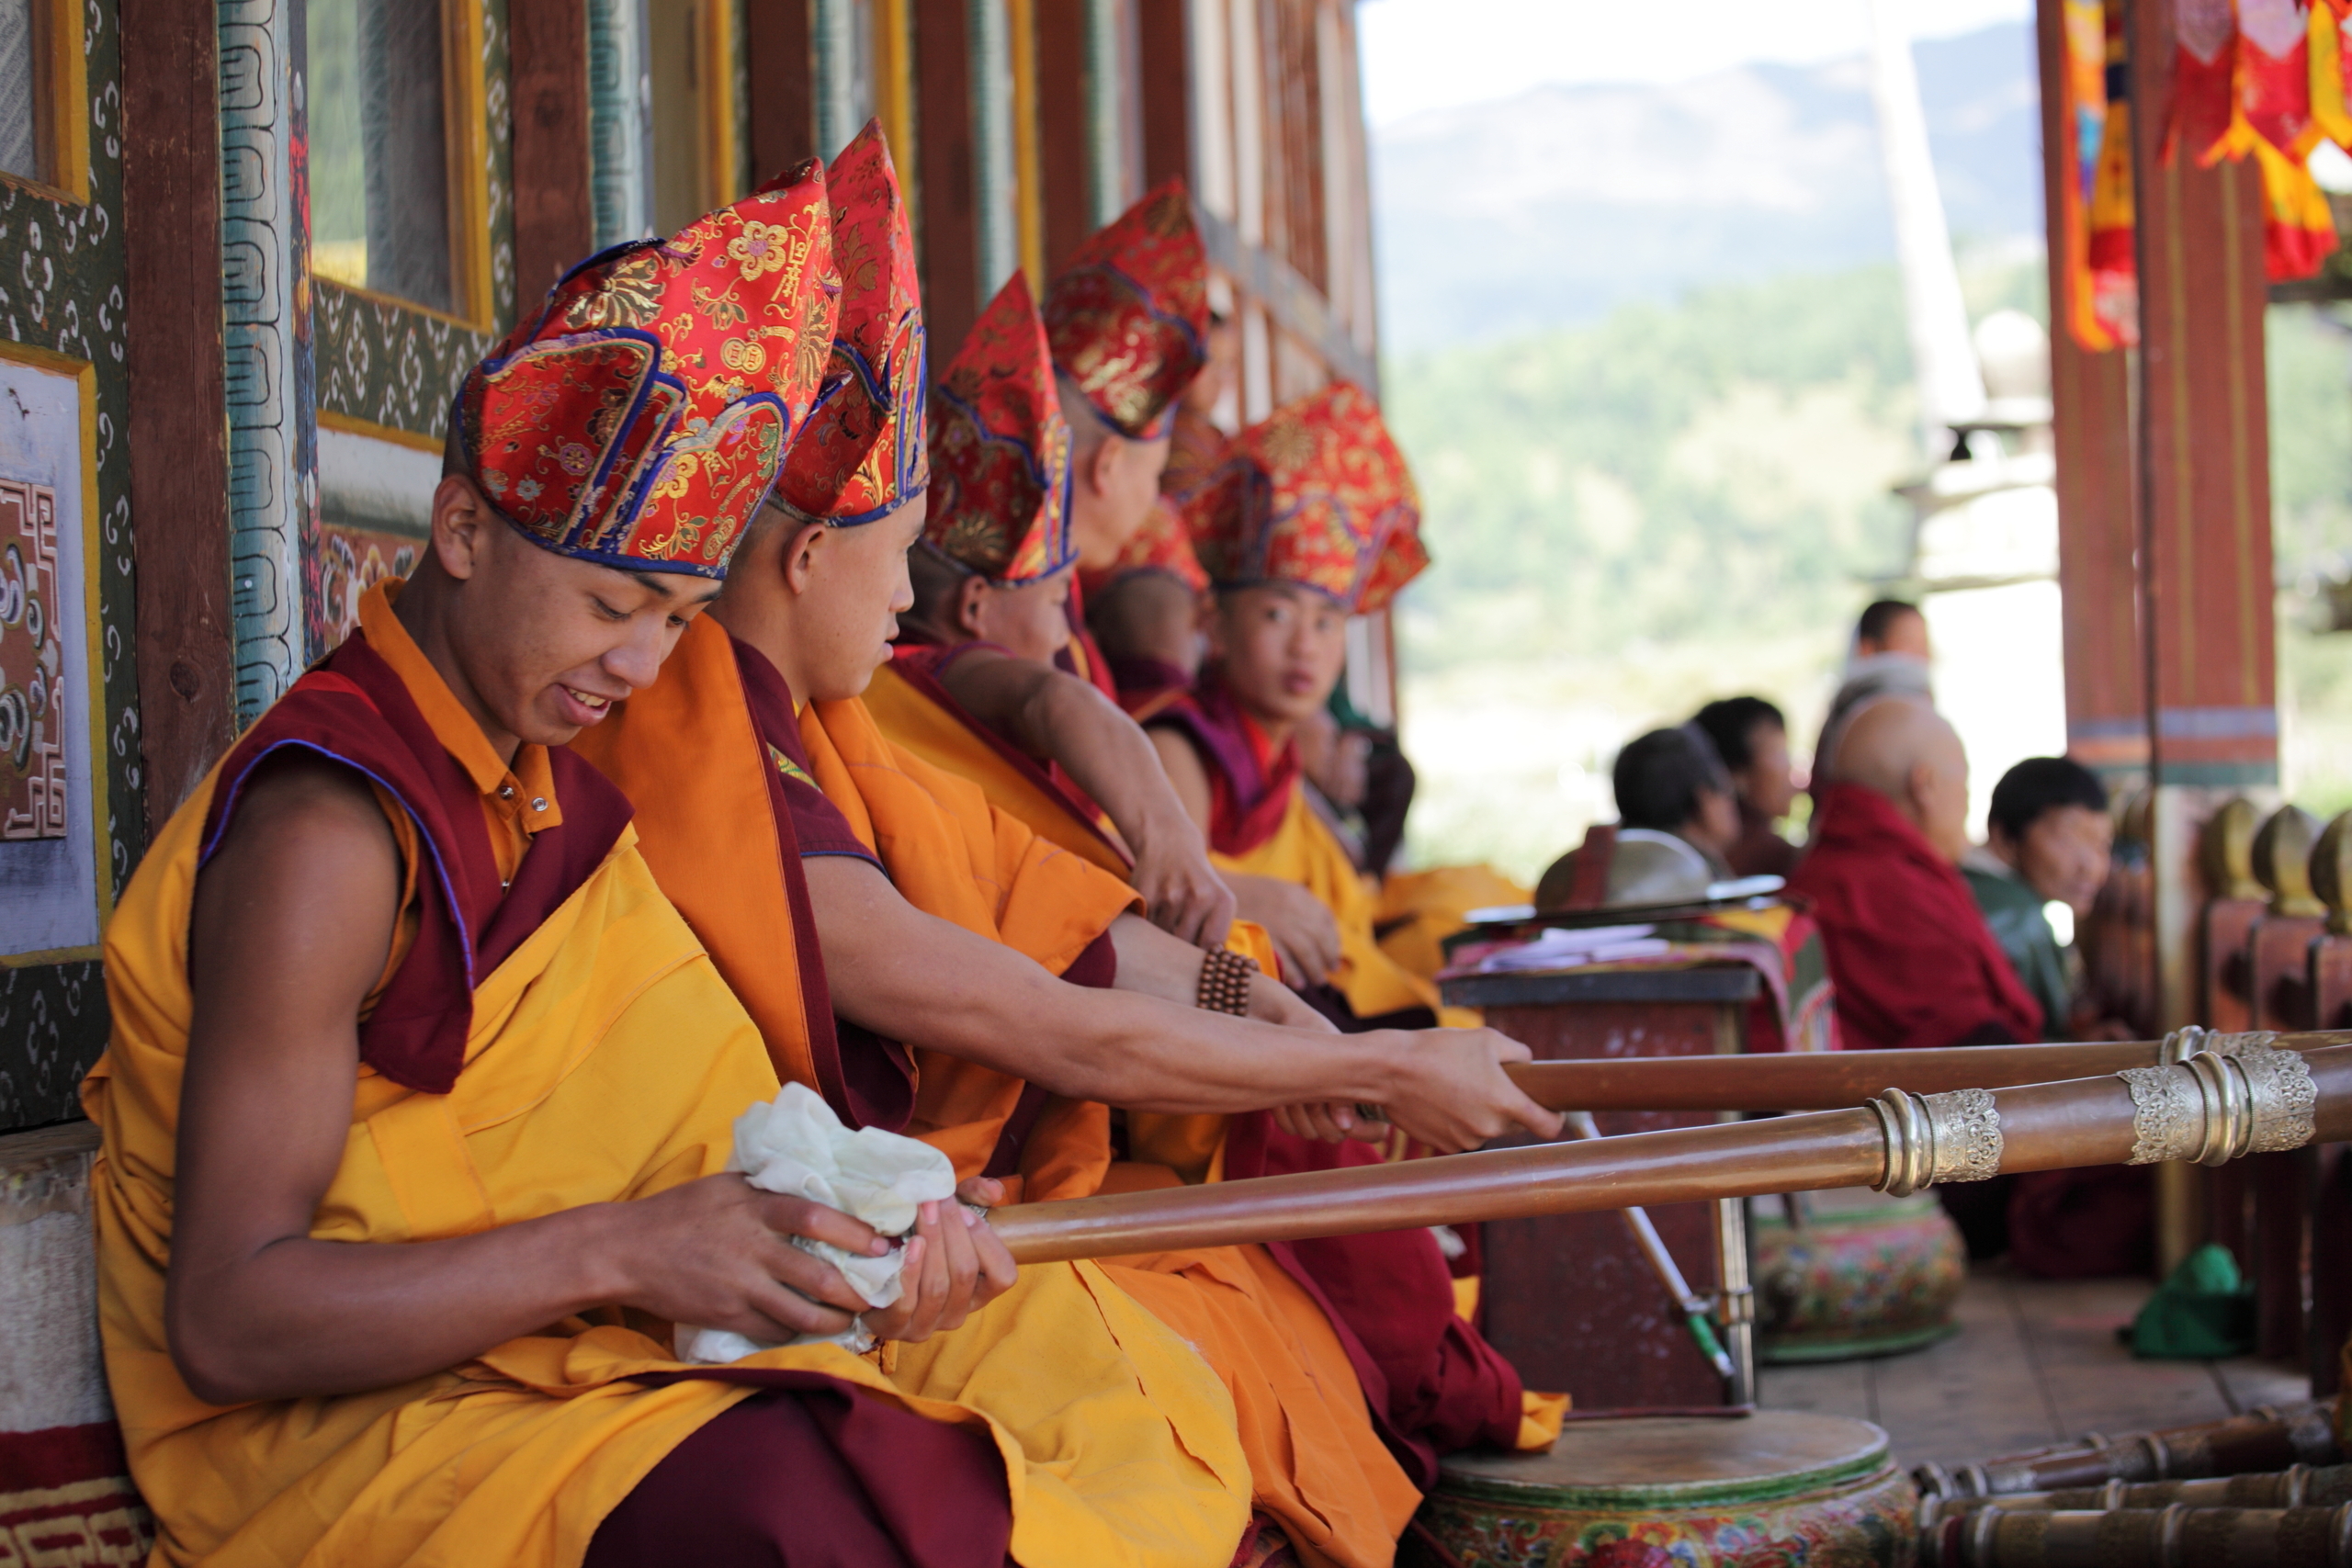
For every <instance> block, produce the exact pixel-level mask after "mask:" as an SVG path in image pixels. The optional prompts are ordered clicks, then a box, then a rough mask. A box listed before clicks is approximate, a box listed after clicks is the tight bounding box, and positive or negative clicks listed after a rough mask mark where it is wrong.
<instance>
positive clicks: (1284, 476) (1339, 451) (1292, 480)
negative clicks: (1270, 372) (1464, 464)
mask: <svg viewBox="0 0 2352 1568" xmlns="http://www.w3.org/2000/svg"><path fill="white" fill-rule="evenodd" d="M1185 516H1186V521H1187V522H1189V523H1190V524H1191V525H1192V531H1193V548H1194V549H1195V550H1196V551H1197V552H1198V553H1199V555H1200V558H1201V565H1202V566H1203V567H1204V568H1205V569H1207V571H1208V574H1209V577H1210V579H1211V580H1212V581H1215V582H1216V585H1217V586H1218V587H1220V588H1246V587H1248V586H1250V584H1252V583H1258V582H1295V583H1298V584H1301V585H1302V586H1305V587H1308V588H1315V589H1319V590H1321V591H1322V592H1325V593H1328V594H1329V595H1330V596H1331V597H1332V598H1333V599H1335V600H1337V601H1338V602H1339V603H1340V604H1343V605H1345V606H1346V607H1347V609H1348V610H1349V611H1350V612H1351V614H1363V613H1364V612H1367V611H1372V610H1377V609H1380V608H1382V607H1383V606H1385V604H1387V603H1388V602H1389V601H1390V600H1391V599H1393V598H1395V597H1396V595H1397V590H1398V589H1400V588H1402V587H1404V586H1405V584H1406V583H1408V582H1410V581H1412V580H1413V579H1414V578H1415V577H1417V576H1419V574H1420V571H1421V569H1422V568H1423V567H1426V566H1427V565H1429V563H1430V558H1429V552H1428V551H1426V550H1424V549H1423V548H1422V547H1421V538H1420V528H1421V498H1420V492H1419V491H1418V490H1416V489H1415V488H1414V485H1413V475H1412V471H1411V470H1410V469H1408V468H1406V466H1405V455H1404V454H1403V453H1402V452H1399V451H1398V450H1397V443H1396V442H1395V441H1394V440H1392V439H1390V437H1389V434H1388V427H1387V426H1386V425H1385V424H1383V423H1381V419H1380V411H1379V409H1378V408H1377V407H1376V406H1375V405H1374V402H1373V400H1372V399H1371V397H1370V396H1369V395H1367V394H1366V393H1365V392H1364V391H1363V389H1362V388H1360V387H1357V386H1356V385H1355V384H1354V383H1352V382H1349V381H1334V382H1332V383H1331V384H1330V385H1329V386H1328V387H1326V388H1324V389H1323V390H1321V391H1319V392H1317V393H1316V394H1315V395H1314V396H1313V397H1309V398H1302V399H1300V400H1297V401H1296V402H1293V403H1286V404H1284V405H1283V407H1281V408H1279V409H1276V410H1275V411H1274V412H1272V414H1270V415H1269V416H1267V417H1266V418H1265V419H1264V420H1262V421H1261V422H1260V423H1257V424H1254V425H1251V426H1250V428H1249V429H1247V430H1245V431H1243V432H1242V433H1241V434H1239V435H1238V436H1236V437H1235V438H1234V442H1233V451H1232V456H1231V457H1228V458H1227V460H1226V463H1225V466H1224V467H1223V468H1221V469H1219V470H1218V472H1217V475H1216V479H1214V480H1212V481H1211V482H1210V483H1209V484H1208V485H1207V486H1205V487H1204V489H1203V490H1201V491H1199V493H1198V494H1196V495H1195V496H1194V497H1193V501H1192V502H1191V504H1190V505H1189V506H1188V507H1187V508H1186V512H1185Z"/></svg>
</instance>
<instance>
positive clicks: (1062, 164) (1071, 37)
mask: <svg viewBox="0 0 2352 1568" xmlns="http://www.w3.org/2000/svg"><path fill="white" fill-rule="evenodd" d="M1036 5H1037V9H1036V17H1037V175H1038V186H1039V190H1038V195H1039V198H1040V201H1041V203H1042V205H1043V207H1044V209H1045V214H1044V216H1045V230H1046V236H1045V238H1046V275H1047V276H1052V275H1053V274H1054V273H1057V272H1058V271H1060V270H1061V268H1062V265H1063V264H1064V263H1066V262H1068V261H1069V258H1070V253H1072V252H1073V251H1075V250H1077V249H1078V247H1079V243H1080V242H1081V241H1083V240H1084V239H1085V238H1086V236H1087V235H1089V234H1091V233H1092V232H1093V231H1094V214H1093V211H1092V209H1091V207H1092V204H1091V201H1090V199H1089V192H1090V191H1091V188H1092V187H1091V185H1090V183H1089V169H1088V160H1089V158H1090V156H1091V149H1090V146H1089V142H1090V127H1089V124H1088V120H1087V114H1086V9H1087V7H1086V0H1036Z"/></svg>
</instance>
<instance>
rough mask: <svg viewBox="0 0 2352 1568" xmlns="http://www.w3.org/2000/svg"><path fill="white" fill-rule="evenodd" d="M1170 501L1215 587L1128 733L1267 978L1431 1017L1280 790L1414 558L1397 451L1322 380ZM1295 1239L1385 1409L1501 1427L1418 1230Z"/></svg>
mask: <svg viewBox="0 0 2352 1568" xmlns="http://www.w3.org/2000/svg"><path fill="white" fill-rule="evenodd" d="M1191 520H1192V524H1193V539H1194V543H1195V546H1196V547H1198V548H1199V550H1200V552H1201V558H1202V564H1203V566H1204V568H1206V569H1207V570H1208V572H1209V575H1210V578H1211V580H1212V581H1214V582H1215V583H1216V589H1217V598H1216V607H1215V609H1214V611H1213V612H1212V619H1211V622H1210V626H1211V656H1210V661H1209V663H1208V665H1207V666H1206V668H1205V669H1204V671H1203V674H1202V678H1201V681H1200V683H1199V685H1198V687H1197V688H1196V689H1195V690H1194V692H1193V693H1192V694H1189V695H1187V696H1186V697H1185V699H1184V700H1183V701H1182V702H1180V703H1177V704H1175V705H1171V706H1170V707H1169V708H1168V709H1166V710H1165V711H1164V712H1163V713H1162V714H1160V715H1159V716H1156V717H1155V718H1154V719H1153V720H1152V721H1151V723H1150V724H1149V725H1148V726H1147V733H1148V734H1149V735H1150V737H1151V739H1152V743H1153V746H1154V747H1155V749H1157V750H1158V751H1159V755H1160V760H1161V761H1163V762H1164V763H1165V764H1166V765H1167V768H1168V772H1169V776H1170V779H1171V780H1172V781H1174V783H1175V785H1176V788H1177V793H1178V794H1179V795H1182V797H1183V798H1184V801H1185V805H1186V807H1187V809H1188V810H1190V811H1192V812H1193V817H1194V819H1195V820H1196V821H1199V822H1201V823H1202V824H1203V826H1204V828H1206V829H1207V830H1208V833H1209V841H1210V847H1211V849H1212V851H1213V852H1214V856H1215V859H1216V863H1217V864H1218V866H1219V868H1220V869H1221V870H1223V871H1224V872H1225V874H1226V877H1227V881H1228V882H1230V883H1232V884H1233V886H1234V888H1235V891H1236V893H1237V894H1238V895H1239V898H1240V907H1241V912H1242V914H1243V915H1244V916H1245V917H1248V918H1253V919H1258V920H1260V921H1261V923H1263V924H1264V925H1266V926H1267V928H1268V929H1269V930H1270V931H1272V932H1273V935H1274V941H1275V943H1276V945H1277V947H1278V948H1279V949H1280V950H1281V958H1282V963H1283V969H1284V971H1285V974H1286V976H1289V977H1291V978H1292V979H1293V981H1294V983H1295V984H1296V985H1298V986H1300V987H1303V988H1304V991H1305V994H1306V995H1307V996H1308V997H1309V998H1310V999H1311V1000H1312V1001H1313V1002H1314V1004H1315V1005H1316V1006H1317V1009H1318V1010H1322V1011H1323V1012H1324V1013H1325V1014H1326V1016H1327V1017H1329V1018H1331V1019H1332V1020H1333V1021H1334V1022H1335V1023H1337V1024H1338V1025H1339V1027H1340V1028H1342V1029H1373V1030H1377V1029H1380V1028H1383V1027H1397V1026H1406V1025H1421V1024H1427V1023H1429V1022H1431V1021H1434V1019H1435V1013H1436V1004H1437V1000H1438V998H1437V992H1436V989H1435V987H1432V986H1430V984H1429V982H1428V981H1427V980H1426V979H1424V978H1422V977H1421V976H1417V975H1414V974H1412V973H1410V972H1409V971H1408V970H1406V969H1405V968H1403V967H1402V966H1401V965H1399V964H1397V963H1396V962H1395V961H1394V960H1393V959H1392V958H1390V957H1389V956H1388V955H1387V954H1386V953H1383V952H1382V951H1381V949H1380V948H1379V946H1378V945H1377V944H1376V943H1375V942H1374V939H1373V930H1372V919H1373V916H1372V911H1373V909H1374V895H1373V894H1372V892H1371V891H1370V889H1369V888H1367V887H1366V886H1365V885H1364V883H1363V881H1362V880H1361V879H1360V878H1359V877H1358V875H1357V873H1356V870H1355V867H1354V866H1353V864H1352V863H1351V862H1350V861H1349V860H1348V857H1347V852H1346V851H1345V850H1344V849H1342V848H1341V847H1340V843H1339V841H1338V840H1337V839H1335V838H1334V837H1333V836H1332V834H1331V832H1330V830H1329V828H1327V827H1326V826H1325V825H1324V823H1323V822H1322V820H1321V819H1320V818H1317V816H1316V815H1315V813H1314V811H1313V809H1312V808H1311V807H1309V805H1308V804H1307V802H1306V797H1305V795H1304V793H1303V792H1302V791H1301V790H1300V789H1299V787H1298V781H1299V768H1300V764H1299V760H1298V752H1297V748H1296V746H1295V730H1296V728H1297V727H1298V726H1299V725H1300V724H1301V723H1302V722H1304V721H1305V720H1306V718H1307V717H1308V716H1310V715H1313V714H1315V713H1317V712H1319V711H1321V710H1322V708H1323V707H1324V705H1325V704H1326V703H1327V702H1328V701H1329V697H1330V694H1331V690H1332V687H1333V686H1334V684H1335V683H1336V682H1338V680H1339V678H1340V671H1341V669H1342V667H1343V665H1344V663H1345V660H1346V652H1347V649H1346V626H1347V620H1348V616H1349V615H1350V614H1351V613H1354V612H1360V611H1363V610H1370V609H1376V608H1379V607H1380V606H1382V605H1384V604H1386V603H1387V602H1388V600H1389V598H1390V597H1391V595H1393V594H1394V592H1396V590H1397V588H1398V587H1400V586H1402V585H1403V584H1404V583H1405V582H1406V581H1409V580H1410V579H1411V578H1412V576H1413V575H1414V574H1415V573H1416V572H1418V571H1419V570H1420V569H1421V567H1422V566H1423V565H1425V564H1426V562H1427V560H1428V557H1427V556H1426V555H1425V554H1424V553H1423V551H1422V549H1421V547H1420V544H1419V537H1418V528H1419V505H1418V501H1417V498H1416V496H1415V493H1414V491H1413V488H1412V481H1411V478H1410V476H1409V474H1408V472H1407V471H1406V468H1405V466H1404V459H1403V457H1401V455H1399V454H1398V453H1397V449H1396V446H1395V445H1394V444H1393V443H1392V442H1390V441H1389V439H1388V437H1387V435H1386V433H1385V430H1383V429H1382V428H1381V427H1380V425H1379V423H1378V415H1377V413H1376V412H1374V410H1373V408H1372V404H1371V400H1369V399H1368V398H1366V397H1365V395H1364V394H1363V392H1362V391H1360V390H1358V389H1356V388H1354V387H1352V386H1350V385H1348V384H1347V383H1344V382H1341V383H1336V384H1335V385H1334V386H1332V387H1331V388H1329V389H1327V390H1326V391H1324V392H1322V393H1320V394H1317V396H1316V397H1314V398H1310V399H1307V400H1303V401H1302V402H1300V403H1298V404H1295V405H1292V406H1291V407H1289V408H1286V409H1284V410H1282V411H1278V412H1277V413H1276V414H1275V416H1274V417H1273V418H1272V419H1271V420H1268V421H1267V422H1265V423H1262V424H1261V425H1258V426H1255V427H1253V428H1252V429H1250V430H1249V431H1246V432H1244V433H1243V434H1242V435H1241V436H1240V437H1239V438H1238V441H1237V442H1236V444H1235V452H1234V456H1233V457H1232V458H1231V459H1229V460H1228V462H1227V465H1226V467H1225V468H1224V470H1223V471H1222V472H1221V473H1220V475H1219V477H1218V479H1217V480H1216V483H1215V484H1214V485H1212V486H1210V487H1209V488H1208V489H1206V490H1204V491H1202V492H1201V494H1200V495H1199V496H1197V497H1196V498H1195V500H1194V502H1193V506H1192V508H1191ZM1170 1131H1171V1132H1172V1131H1173V1130H1170ZM1167 1141H1168V1142H1171V1143H1173V1142H1178V1141H1179V1140H1177V1139H1174V1138H1172V1137H1171V1138H1170V1139H1168V1140H1167ZM1184 1141H1188V1142H1189V1143H1190V1144H1191V1145H1193V1146H1194V1147H1205V1148H1210V1149H1214V1150H1215V1151H1216V1155H1215V1157H1216V1161H1217V1162H1218V1164H1217V1168H1218V1169H1220V1170H1221V1171H1222V1173H1223V1174H1224V1175H1226V1176H1228V1177H1241V1176H1254V1175H1260V1174H1272V1173H1276V1172H1283V1171H1293V1170H1307V1169H1318V1168H1330V1167H1334V1166H1340V1165H1353V1164H1362V1163H1369V1162H1374V1161H1377V1160H1379V1159H1381V1158H1383V1157H1384V1155H1383V1152H1382V1151H1380V1150H1377V1149H1375V1148H1373V1147H1371V1146H1369V1145H1365V1144H1363V1143H1348V1144H1329V1143H1321V1142H1316V1141H1312V1140H1309V1139H1306V1138H1301V1137H1298V1136H1295V1134H1294V1133H1293V1132H1291V1131H1290V1130H1288V1129H1285V1128H1283V1127H1280V1126H1276V1125H1273V1124H1271V1123H1269V1122H1267V1121H1266V1119H1264V1118H1262V1117H1261V1118H1250V1117H1234V1118H1230V1119H1229V1120H1228V1121H1227V1122H1226V1123H1225V1125H1224V1126H1223V1128H1222V1129H1221V1130H1216V1129H1196V1130H1193V1132H1192V1133H1191V1134H1190V1136H1189V1139H1188V1140H1184ZM1170 1163H1171V1164H1176V1163H1179V1160H1178V1159H1176V1158H1171V1159H1170ZM1295 1256H1296V1257H1297V1258H1298V1259H1299V1262H1300V1265H1301V1267H1302V1268H1303V1269H1305V1270H1306V1272H1307V1274H1308V1275H1309V1276H1310V1277H1311V1278H1313V1279H1314V1280H1316V1281H1317V1285H1318V1287H1319V1288H1320V1289H1321V1290H1322V1291H1323V1292H1324V1293H1325V1294H1326V1295H1327V1296H1328V1297H1329V1299H1330V1300H1331V1301H1332V1303H1333V1304H1334V1306H1335V1308H1336V1309H1337V1311H1338V1312H1339V1314H1340V1316H1341V1317H1342V1318H1343V1319H1344V1320H1345V1322H1346V1323H1347V1325H1348V1326H1349V1328H1350V1330H1351V1332H1352V1333H1353V1334H1354V1335H1355V1336H1356V1337H1358V1338H1360V1339H1361V1340H1363V1343H1364V1344H1365V1345H1366V1347H1367V1348H1368V1349H1369V1350H1370V1352H1371V1354H1372V1356H1373V1357H1374V1359H1375V1360H1376V1361H1378V1362H1379V1364H1380V1367H1381V1371H1382V1378H1383V1382H1385V1384H1386V1386H1387V1388H1388V1390H1389V1398H1390V1408H1389V1416H1390V1419H1391V1420H1392V1421H1393V1422H1394V1423H1395V1424H1396V1425H1397V1426H1398V1427H1401V1428H1403V1429H1406V1430H1408V1431H1414V1430H1418V1431H1420V1432H1423V1433H1425V1434H1427V1443H1428V1447H1429V1448H1430V1450H1433V1451H1439V1452H1442V1451H1444V1450H1448V1449H1452V1448H1459V1447H1464V1446H1467V1445H1468V1444H1470V1443H1473V1442H1486V1443H1492V1444H1498V1445H1503V1446H1510V1444H1511V1443H1512V1442H1514V1441H1515V1439H1514V1438H1513V1437H1512V1436H1511V1435H1510V1431H1509V1429H1508V1428H1509V1424H1510V1411H1511V1410H1512V1409H1513V1408H1514V1407H1517V1406H1519V1405H1520V1404H1521V1395H1522V1391H1521V1389H1520V1386H1519V1379H1518V1374H1517V1373H1516V1372H1514V1371H1511V1370H1510V1366H1509V1364H1508V1363H1507V1362H1505V1361H1504V1360H1503V1359H1502V1358H1501V1357H1500V1356H1498V1354H1497V1353H1496V1352H1495V1351H1494V1349H1493V1348H1491V1347H1489V1346H1488V1345H1487V1343H1486V1342H1485V1341H1484V1340H1483V1339H1482V1338H1480V1337H1479V1336H1478V1334H1477V1331H1476V1328H1474V1327H1473V1326H1472V1325H1470V1324H1469V1323H1468V1322H1466V1321H1464V1319H1463V1318H1461V1317H1460V1316H1458V1315H1457V1314H1455V1313H1454V1311H1453V1301H1454V1292H1453V1282H1452V1280H1451V1278H1450V1272H1449V1269H1448V1267H1447V1264H1446V1261H1445V1259H1444V1257H1443V1256H1442V1253H1441V1252H1440V1251H1439V1249H1438V1244H1437V1241H1436V1239H1435V1237H1433V1236H1432V1235H1430V1233H1428V1232H1426V1231H1403V1232H1389V1233H1383V1234H1380V1235H1371V1236H1351V1237H1342V1238H1338V1239H1335V1240H1326V1241H1316V1242H1309V1243H1304V1244H1301V1245H1299V1246H1298V1247H1296V1248H1295ZM1526 1397H1529V1398H1532V1397H1535V1396H1533V1395H1528V1396H1526Z"/></svg>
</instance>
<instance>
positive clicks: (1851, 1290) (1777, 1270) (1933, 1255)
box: [1749, 1192, 1968, 1364]
mask: <svg viewBox="0 0 2352 1568" xmlns="http://www.w3.org/2000/svg"><path fill="white" fill-rule="evenodd" d="M1758 1211H1759V1212H1758V1213H1757V1214H1756V1216H1755V1220H1754V1223H1753V1224H1752V1226H1751V1229H1750V1231H1749V1234H1750V1235H1752V1236H1753V1237H1754V1238H1755V1249H1756V1255H1755V1262H1754V1269H1755V1273H1754V1279H1755V1280H1756V1319H1757V1322H1756V1355H1757V1359H1758V1360H1760V1361H1764V1362H1766V1363H1768V1364H1783V1363H1787V1362H1792V1361H1838V1360H1847V1359H1858V1358H1860V1357H1865V1356H1892V1355H1899V1354H1901V1353H1902V1352H1904V1351H1905V1350H1916V1349H1918V1348H1921V1347H1922V1346H1927V1345H1932V1344H1934V1343H1935V1342H1936V1341H1937V1340H1939V1339H1941V1338H1944V1337H1946V1336H1948V1335H1951V1334H1953V1333H1956V1332H1958V1325H1955V1324H1954V1323H1953V1322H1952V1308H1953V1306H1954V1304H1955V1303H1958V1302H1959V1300H1960V1290H1961V1285H1962V1281H1963V1280H1965V1278H1966V1276H1967V1273H1968V1248H1967V1247H1966V1245H1965V1244H1964V1243H1962V1240H1961V1236H1960V1227H1959V1226H1957V1225H1955V1224H1952V1222H1951V1216H1949V1215H1947V1214H1946V1213H1944V1211H1943V1207H1942V1205H1940V1204H1939V1203H1938V1202H1937V1201H1936V1200H1935V1197H1934V1195H1933V1194H1932V1193H1926V1192H1922V1193H1919V1194H1917V1195H1916V1196H1913V1197H1910V1198H1882V1197H1879V1196H1878V1195H1877V1194H1875V1193H1865V1194H1860V1195H1856V1196H1853V1197H1849V1195H1847V1194H1844V1193H1828V1194H1823V1195H1821V1197H1820V1198H1818V1199H1816V1200H1815V1204H1814V1206H1813V1208H1812V1211H1811V1213H1810V1214H1809V1215H1808V1216H1807V1219H1806V1222H1805V1224H1804V1228H1803V1229H1799V1230H1792V1229H1791V1228H1790V1226H1789V1224H1788V1222H1787V1221H1786V1220H1785V1219H1783V1218H1781V1216H1780V1215H1779V1214H1777V1213H1773V1210H1772V1206H1771V1205H1770V1203H1769V1202H1768V1203H1762V1204H1758Z"/></svg>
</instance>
